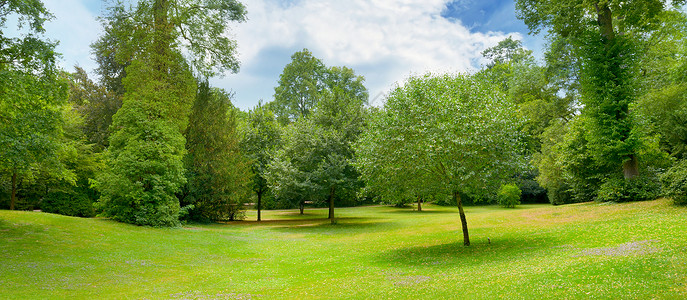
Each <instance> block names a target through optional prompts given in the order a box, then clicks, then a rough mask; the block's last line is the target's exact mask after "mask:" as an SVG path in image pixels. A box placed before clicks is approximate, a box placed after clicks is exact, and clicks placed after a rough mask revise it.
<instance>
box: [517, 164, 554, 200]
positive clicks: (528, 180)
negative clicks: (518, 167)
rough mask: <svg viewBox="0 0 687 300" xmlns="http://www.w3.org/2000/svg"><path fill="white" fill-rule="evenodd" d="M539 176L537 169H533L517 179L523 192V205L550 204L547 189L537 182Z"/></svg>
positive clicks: (524, 172)
mask: <svg viewBox="0 0 687 300" xmlns="http://www.w3.org/2000/svg"><path fill="white" fill-rule="evenodd" d="M537 175H538V174H537V170H536V168H533V169H532V170H527V171H523V172H521V173H520V174H518V176H517V177H516V178H517V180H516V183H517V185H518V188H520V190H521V191H522V195H521V199H522V202H523V203H547V202H548V198H547V194H546V189H545V188H543V187H542V186H541V185H539V183H538V182H537V181H536V180H535V179H536V177H537Z"/></svg>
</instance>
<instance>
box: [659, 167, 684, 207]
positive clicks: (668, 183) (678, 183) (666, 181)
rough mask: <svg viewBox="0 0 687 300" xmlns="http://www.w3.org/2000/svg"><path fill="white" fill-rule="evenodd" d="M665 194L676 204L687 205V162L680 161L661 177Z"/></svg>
mask: <svg viewBox="0 0 687 300" xmlns="http://www.w3.org/2000/svg"><path fill="white" fill-rule="evenodd" d="M661 185H662V187H663V193H664V194H665V195H666V196H667V197H671V198H673V201H675V204H680V205H685V204H687V160H679V161H678V162H677V163H675V165H673V166H672V167H671V168H670V169H668V170H667V171H666V172H665V173H663V174H662V175H661Z"/></svg>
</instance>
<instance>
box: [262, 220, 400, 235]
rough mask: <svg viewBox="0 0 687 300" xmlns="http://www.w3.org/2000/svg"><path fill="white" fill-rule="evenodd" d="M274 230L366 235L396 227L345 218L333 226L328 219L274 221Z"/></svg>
mask: <svg viewBox="0 0 687 300" xmlns="http://www.w3.org/2000/svg"><path fill="white" fill-rule="evenodd" d="M256 223H257V222H256ZM269 225H271V226H273V230H277V231H281V232H291V233H320V234H335V233H365V232H375V231H379V230H380V227H387V228H388V227H390V226H394V225H395V224H394V223H393V222H389V221H386V220H380V219H375V218H361V217H343V218H336V223H335V224H332V222H331V220H329V219H327V218H320V219H308V220H289V221H288V222H284V221H283V220H281V221H274V222H272V223H271V224H269Z"/></svg>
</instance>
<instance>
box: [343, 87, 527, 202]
mask: <svg viewBox="0 0 687 300" xmlns="http://www.w3.org/2000/svg"><path fill="white" fill-rule="evenodd" d="M520 124H521V120H519V118H518V117H517V115H516V108H515V107H514V105H513V104H511V103H509V102H507V101H506V99H505V97H504V95H503V94H502V93H500V91H499V89H497V88H494V86H493V85H491V84H489V83H488V82H486V81H485V80H480V79H479V78H473V77H469V76H463V75H459V76H450V75H444V76H431V75H427V76H424V77H411V78H410V79H408V81H407V82H406V83H405V84H404V86H403V87H398V88H396V89H395V90H394V91H392V92H391V94H390V95H389V97H388V99H387V102H386V105H385V107H384V109H382V110H380V111H378V112H376V113H374V114H373V116H372V118H371V121H370V125H369V129H368V131H366V132H365V133H364V134H363V136H362V137H361V140H360V142H358V143H357V144H356V153H357V155H358V162H357V165H358V166H359V169H360V170H361V172H362V174H363V179H364V180H365V182H366V183H367V185H368V186H372V187H376V188H377V189H378V190H379V191H389V192H391V191H392V190H394V189H403V188H404V186H406V187H408V186H409V187H410V188H411V189H412V188H415V189H418V188H422V187H427V188H430V189H433V190H435V191H444V193H452V192H454V191H460V192H464V193H467V194H471V195H475V196H482V195H487V194H490V193H491V194H493V193H494V192H495V191H496V190H497V189H498V186H499V185H500V182H501V179H505V178H507V177H508V176H510V175H512V174H513V172H514V171H515V170H516V169H518V168H519V167H520V166H521V164H520V161H519V157H521V156H520V154H519V152H518V151H520V149H521V147H520V146H521V144H520V139H519V137H520V134H519V132H518V128H519V125H520Z"/></svg>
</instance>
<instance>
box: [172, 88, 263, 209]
mask: <svg viewBox="0 0 687 300" xmlns="http://www.w3.org/2000/svg"><path fill="white" fill-rule="evenodd" d="M230 98H231V96H230V95H229V94H227V93H226V92H224V91H222V90H219V89H210V87H209V85H208V83H207V82H201V83H200V86H199V89H198V95H197V97H196V101H195V102H194V104H193V110H192V112H191V116H190V121H189V122H190V125H189V127H188V128H187V129H186V134H185V136H186V149H187V151H188V154H187V155H186V158H185V165H186V170H187V176H186V177H187V179H188V185H187V186H186V187H185V188H184V193H183V195H184V197H183V199H182V205H184V206H185V205H189V204H191V205H193V206H194V209H192V210H190V211H189V213H190V215H189V217H190V218H191V219H195V220H211V221H223V220H240V219H242V218H243V215H244V213H243V210H244V206H243V201H244V200H245V198H246V196H247V195H248V191H249V187H248V184H249V180H250V178H251V174H250V169H249V167H250V166H249V163H248V161H247V159H246V158H245V157H244V155H243V153H241V152H240V149H239V136H238V132H237V124H236V123H237V120H236V113H235V108H234V107H233V106H232V105H231V99H230Z"/></svg>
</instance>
